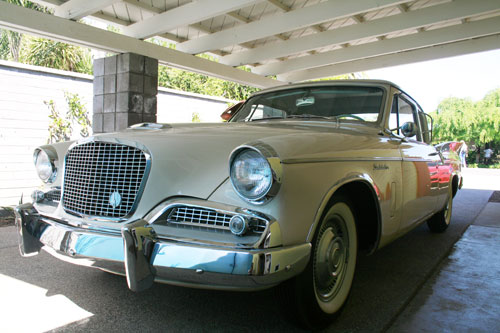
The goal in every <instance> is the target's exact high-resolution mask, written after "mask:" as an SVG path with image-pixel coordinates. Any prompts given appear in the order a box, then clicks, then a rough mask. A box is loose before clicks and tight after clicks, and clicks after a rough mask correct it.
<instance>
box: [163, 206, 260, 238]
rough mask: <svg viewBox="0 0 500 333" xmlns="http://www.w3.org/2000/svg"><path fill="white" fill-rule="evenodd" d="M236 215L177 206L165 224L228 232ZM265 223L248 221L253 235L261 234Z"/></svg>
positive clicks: (202, 208)
mask: <svg viewBox="0 0 500 333" xmlns="http://www.w3.org/2000/svg"><path fill="white" fill-rule="evenodd" d="M234 215H236V214H230V213H222V212H218V211H215V210H211V209H208V208H204V207H189V206H178V207H174V208H173V209H172V210H171V211H170V213H169V214H168V217H167V223H173V224H175V225H184V226H195V227H196V226H198V227H202V228H214V229H222V230H229V222H230V221H231V218H232V217H233V216H234ZM266 227H267V222H266V221H264V220H261V219H256V218H255V219H254V218H252V219H250V228H251V229H252V231H253V232H255V233H259V234H261V233H263V232H264V231H265V230H266Z"/></svg>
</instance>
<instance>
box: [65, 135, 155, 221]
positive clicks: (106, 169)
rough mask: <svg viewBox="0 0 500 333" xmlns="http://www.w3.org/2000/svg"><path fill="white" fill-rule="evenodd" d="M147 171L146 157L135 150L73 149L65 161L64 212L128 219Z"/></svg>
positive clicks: (101, 145) (95, 145)
mask: <svg viewBox="0 0 500 333" xmlns="http://www.w3.org/2000/svg"><path fill="white" fill-rule="evenodd" d="M146 167H147V158H146V155H145V154H144V152H143V151H142V150H140V149H138V148H135V147H131V146H126V145H122V144H115V143H110V142H101V141H96V142H88V143H84V144H81V145H77V146H75V147H73V148H72V149H71V150H69V151H68V153H67V154H66V159H65V171H64V186H63V206H64V209H65V210H66V211H68V212H69V213H76V214H78V215H88V216H97V217H107V218H122V217H125V216H127V215H129V214H130V213H132V210H133V209H134V207H135V206H134V204H135V202H136V201H137V200H138V196H139V195H140V193H139V192H140V189H141V184H142V182H143V181H145V179H144V178H145V173H146ZM112 195H113V196H112Z"/></svg>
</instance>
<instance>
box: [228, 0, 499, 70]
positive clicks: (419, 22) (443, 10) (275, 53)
mask: <svg viewBox="0 0 500 333" xmlns="http://www.w3.org/2000/svg"><path fill="white" fill-rule="evenodd" d="M498 6H499V5H498V0H475V1H470V0H455V1H452V2H450V3H446V4H442V5H436V6H432V7H426V8H423V9H418V10H414V11H409V12H405V13H403V14H399V15H393V16H389V17H385V18H380V19H376V20H373V21H365V22H364V23H361V24H354V25H351V26H347V27H343V28H337V29H333V30H328V31H324V32H321V33H317V34H314V35H308V36H304V37H299V38H293V39H289V40H287V41H286V42H282V43H274V44H269V45H264V46H262V47H257V48H254V49H252V50H248V51H242V52H238V53H234V54H231V55H227V56H225V57H223V58H221V59H220V62H221V63H223V64H226V65H231V66H241V65H246V64H250V63H255V62H261V61H264V60H267V59H275V58H280V57H285V56H289V55H292V54H297V53H302V52H306V51H311V50H314V49H318V48H321V47H326V46H329V45H340V44H345V43H349V42H353V41H356V40H359V39H362V38H371V37H378V36H383V35H387V34H389V33H393V32H398V31H403V30H407V29H416V28H419V27H423V26H426V25H430V24H437V23H445V22H448V21H451V20H458V19H462V18H465V17H470V16H474V15H479V14H484V13H488V12H491V11H495V10H498Z"/></svg>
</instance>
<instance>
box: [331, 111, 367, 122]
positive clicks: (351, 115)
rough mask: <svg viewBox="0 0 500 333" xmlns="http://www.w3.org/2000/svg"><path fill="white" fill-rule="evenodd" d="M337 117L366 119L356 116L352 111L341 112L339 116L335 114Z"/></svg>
mask: <svg viewBox="0 0 500 333" xmlns="http://www.w3.org/2000/svg"><path fill="white" fill-rule="evenodd" d="M335 117H337V118H354V119H356V120H361V121H365V120H364V119H363V118H361V117H359V116H356V115H354V114H350V113H344V114H339V115H338V116H335Z"/></svg>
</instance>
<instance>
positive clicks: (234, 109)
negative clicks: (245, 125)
mask: <svg viewBox="0 0 500 333" xmlns="http://www.w3.org/2000/svg"><path fill="white" fill-rule="evenodd" d="M244 102H245V101H240V102H238V103H235V104H233V105H231V106H230V107H228V108H227V109H226V110H225V111H224V112H222V114H221V115H220V117H221V119H222V120H224V121H228V120H229V119H231V117H232V116H234V115H235V114H236V112H238V110H239V109H240V107H241V106H242V105H243V103H244Z"/></svg>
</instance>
